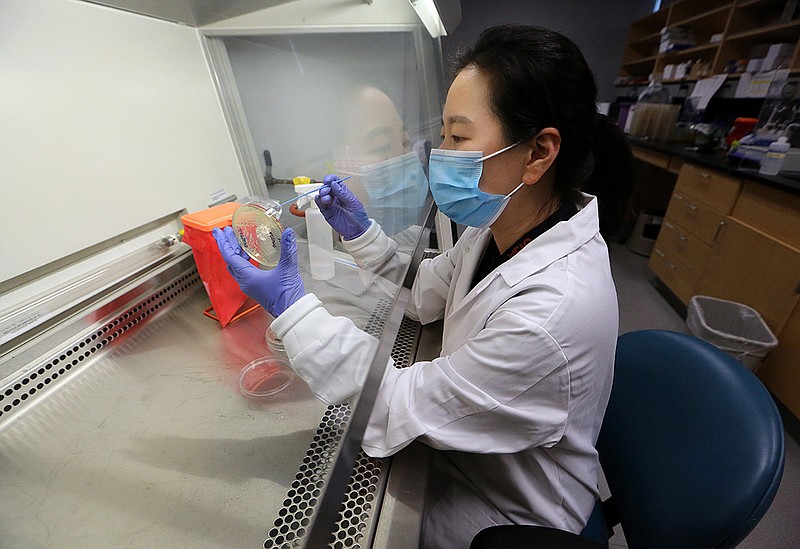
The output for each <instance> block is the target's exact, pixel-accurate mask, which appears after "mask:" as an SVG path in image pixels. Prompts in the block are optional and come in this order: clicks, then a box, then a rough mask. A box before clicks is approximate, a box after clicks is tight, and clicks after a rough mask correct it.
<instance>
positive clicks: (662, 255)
mask: <svg viewBox="0 0 800 549" xmlns="http://www.w3.org/2000/svg"><path fill="white" fill-rule="evenodd" d="M656 254H658V257H664V252H662V251H661V250H659V249H658V248H656Z"/></svg>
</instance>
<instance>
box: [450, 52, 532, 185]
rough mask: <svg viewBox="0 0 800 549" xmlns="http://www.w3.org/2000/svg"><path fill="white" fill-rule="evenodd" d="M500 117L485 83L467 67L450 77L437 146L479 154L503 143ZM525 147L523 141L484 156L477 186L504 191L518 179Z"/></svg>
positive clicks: (472, 69) (520, 175)
mask: <svg viewBox="0 0 800 549" xmlns="http://www.w3.org/2000/svg"><path fill="white" fill-rule="evenodd" d="M510 144H511V143H507V142H506V140H505V137H504V136H503V128H502V124H501V123H500V120H499V119H498V118H497V116H496V115H495V114H494V111H493V110H492V107H491V99H490V95H489V83H488V79H487V78H486V76H484V75H483V74H482V73H481V72H480V70H479V69H476V68H474V67H467V68H465V69H464V70H462V71H461V72H460V73H458V75H457V76H456V78H455V80H453V84H452V85H451V86H450V90H449V91H448V92H447V101H446V102H445V105H444V112H443V114H442V144H441V145H440V148H442V149H450V150H456V151H481V152H482V153H483V156H486V155H488V154H491V153H493V152H497V151H499V150H500V149H502V148H504V147H507V146H508V145H510ZM525 164H526V147H524V146H523V144H520V146H517V147H514V148H512V149H509V150H508V151H506V152H504V153H501V154H499V155H497V156H494V157H492V158H489V159H488V160H485V161H484V163H483V174H482V175H481V180H480V184H479V186H480V188H481V190H483V191H484V192H487V193H492V194H508V193H509V192H511V191H512V190H513V189H514V188H515V187H516V186H517V185H519V183H520V182H521V181H522V175H523V173H524V171H525Z"/></svg>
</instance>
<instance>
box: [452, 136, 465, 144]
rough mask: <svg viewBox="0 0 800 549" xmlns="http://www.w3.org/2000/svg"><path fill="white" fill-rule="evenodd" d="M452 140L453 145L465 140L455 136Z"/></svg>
mask: <svg viewBox="0 0 800 549" xmlns="http://www.w3.org/2000/svg"><path fill="white" fill-rule="evenodd" d="M450 139H452V140H453V143H461V142H462V141H464V138H463V137H460V136H458V135H454V136H452V137H451V138H450Z"/></svg>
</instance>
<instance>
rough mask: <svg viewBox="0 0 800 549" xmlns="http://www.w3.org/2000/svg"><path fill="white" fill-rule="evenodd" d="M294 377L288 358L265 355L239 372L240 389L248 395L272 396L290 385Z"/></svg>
mask: <svg viewBox="0 0 800 549" xmlns="http://www.w3.org/2000/svg"><path fill="white" fill-rule="evenodd" d="M293 379H294V372H293V371H292V369H291V367H290V366H289V361H288V360H286V359H285V358H278V357H273V356H265V357H261V358H257V359H255V360H254V361H253V362H251V363H250V364H248V365H247V366H245V367H244V369H243V370H242V372H241V373H240V374H239V389H240V390H241V391H242V392H243V393H244V394H246V395H248V396H254V397H266V396H272V395H274V394H276V393H279V392H281V391H283V390H284V389H285V388H286V387H288V386H289V384H290V383H291V382H292V380H293Z"/></svg>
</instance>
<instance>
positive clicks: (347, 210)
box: [314, 174, 371, 240]
mask: <svg viewBox="0 0 800 549" xmlns="http://www.w3.org/2000/svg"><path fill="white" fill-rule="evenodd" d="M338 179H339V178H338V177H337V176H335V175H333V174H330V175H326V176H325V178H324V179H323V180H322V183H323V185H322V187H320V189H319V195H317V196H316V197H315V198H314V201H315V202H316V203H317V206H319V210H320V211H321V212H322V215H323V216H325V220H326V221H327V222H328V224H329V225H330V226H331V227H333V229H334V230H335V231H336V232H337V233H339V234H340V235H342V238H344V239H345V240H353V239H354V238H357V237H359V236H361V235H362V234H364V233H365V232H366V231H367V229H369V226H370V224H371V221H370V220H369V216H368V215H367V210H365V209H364V205H363V204H362V203H361V201H359V200H358V198H356V196H355V195H354V194H353V193H352V192H350V189H348V188H347V187H346V186H345V185H344V184H343V183H340V182H339V181H338Z"/></svg>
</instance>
